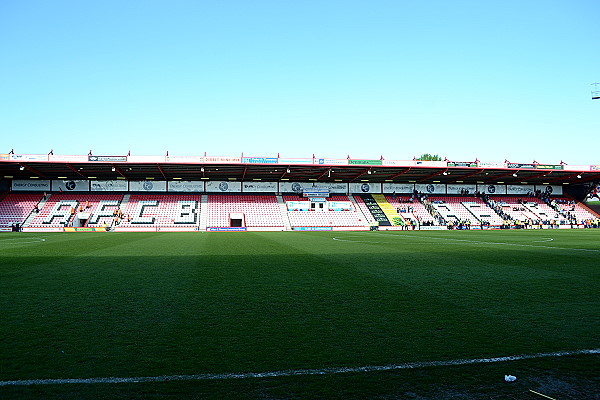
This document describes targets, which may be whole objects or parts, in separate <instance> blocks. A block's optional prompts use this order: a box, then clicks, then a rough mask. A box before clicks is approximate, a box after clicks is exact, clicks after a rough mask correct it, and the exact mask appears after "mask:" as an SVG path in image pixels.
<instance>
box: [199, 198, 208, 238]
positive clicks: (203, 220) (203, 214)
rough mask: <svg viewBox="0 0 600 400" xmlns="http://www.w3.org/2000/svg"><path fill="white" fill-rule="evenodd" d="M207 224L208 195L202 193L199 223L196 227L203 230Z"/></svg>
mask: <svg viewBox="0 0 600 400" xmlns="http://www.w3.org/2000/svg"><path fill="white" fill-rule="evenodd" d="M207 226H208V195H206V194H203V195H202V196H201V197H200V225H199V227H198V229H199V230H200V231H205V230H206V227H207Z"/></svg>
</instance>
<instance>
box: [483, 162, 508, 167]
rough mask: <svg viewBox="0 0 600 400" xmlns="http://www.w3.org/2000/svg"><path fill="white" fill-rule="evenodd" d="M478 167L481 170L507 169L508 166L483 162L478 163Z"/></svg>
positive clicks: (501, 163) (500, 163)
mask: <svg viewBox="0 0 600 400" xmlns="http://www.w3.org/2000/svg"><path fill="white" fill-rule="evenodd" d="M477 166H479V167H481V168H506V164H505V163H503V162H481V161H479V162H478V163H477Z"/></svg>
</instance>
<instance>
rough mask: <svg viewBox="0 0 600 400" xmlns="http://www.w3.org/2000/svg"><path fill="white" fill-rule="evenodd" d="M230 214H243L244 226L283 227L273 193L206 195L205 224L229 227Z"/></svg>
mask: <svg viewBox="0 0 600 400" xmlns="http://www.w3.org/2000/svg"><path fill="white" fill-rule="evenodd" d="M231 214H243V217H244V218H243V219H244V221H243V223H242V224H243V226H246V227H277V228H282V229H283V227H284V223H283V219H282V217H281V210H280V207H279V203H278V202H277V197H276V196H275V195H223V194H211V195H208V221H207V226H209V227H229V226H231Z"/></svg>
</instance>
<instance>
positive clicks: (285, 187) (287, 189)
mask: <svg viewBox="0 0 600 400" xmlns="http://www.w3.org/2000/svg"><path fill="white" fill-rule="evenodd" d="M313 189H326V190H328V191H329V193H343V194H346V193H348V184H347V183H341V182H318V183H317V182H279V191H280V192H281V193H298V194H300V195H301V194H302V193H304V192H305V191H310V190H313Z"/></svg>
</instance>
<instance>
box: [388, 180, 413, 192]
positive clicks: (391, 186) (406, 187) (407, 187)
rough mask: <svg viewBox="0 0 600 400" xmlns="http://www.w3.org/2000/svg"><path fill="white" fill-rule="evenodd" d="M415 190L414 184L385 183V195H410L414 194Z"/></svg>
mask: <svg viewBox="0 0 600 400" xmlns="http://www.w3.org/2000/svg"><path fill="white" fill-rule="evenodd" d="M414 190H415V184H414V183H384V184H383V193H394V192H396V193H398V194H401V193H410V194H412V193H413V192H414Z"/></svg>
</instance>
